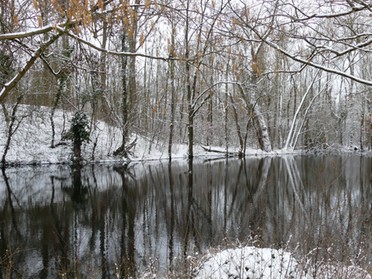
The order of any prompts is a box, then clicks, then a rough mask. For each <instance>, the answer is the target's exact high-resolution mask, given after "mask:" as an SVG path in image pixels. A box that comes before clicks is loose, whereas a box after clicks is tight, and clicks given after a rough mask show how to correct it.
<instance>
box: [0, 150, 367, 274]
mask: <svg viewBox="0 0 372 279" xmlns="http://www.w3.org/2000/svg"><path fill="white" fill-rule="evenodd" d="M371 175H372V159H371V158H365V157H359V156H351V155H348V156H295V157H292V156H287V157H275V158H247V159H246V160H245V161H243V160H235V159H229V160H228V161H227V160H219V161H205V162H203V161H200V160H198V161H194V162H193V164H190V163H189V164H188V163H187V162H183V161H181V162H178V161H174V162H172V163H171V164H169V163H168V162H152V163H147V164H141V163H140V164H133V165H130V166H129V167H128V166H123V165H117V166H113V165H89V166H85V167H83V168H81V169H72V168H71V167H69V166H47V167H23V168H9V169H6V170H5V171H3V172H2V173H0V278H11V277H13V278H17V277H19V278H55V277H58V276H60V277H61V278H72V277H75V276H76V277H77V278H117V277H116V276H118V277H122V278H128V277H134V278H135V277H138V276H139V274H140V273H142V272H143V271H146V270H150V269H151V268H152V267H153V268H155V269H156V270H158V272H159V274H164V273H165V270H166V269H167V268H168V269H172V268H177V269H180V268H181V269H182V266H184V265H183V263H186V259H187V258H188V257H189V256H190V255H191V256H193V255H195V253H199V254H202V253H203V252H205V251H206V250H207V249H208V248H210V247H215V248H216V247H219V246H220V245H222V246H223V245H229V244H231V243H238V242H241V243H248V244H255V245H258V246H261V247H286V248H288V249H290V250H291V251H295V253H297V254H299V255H302V256H303V255H311V256H312V257H324V258H327V259H328V260H332V259H334V260H340V261H344V262H346V263H350V260H353V261H355V263H356V264H359V265H361V266H363V267H367V268H368V265H370V264H371V259H372V208H371V207H372V176H371ZM315 248H316V249H315ZM8 275H10V276H9V277H7V276H8Z"/></svg>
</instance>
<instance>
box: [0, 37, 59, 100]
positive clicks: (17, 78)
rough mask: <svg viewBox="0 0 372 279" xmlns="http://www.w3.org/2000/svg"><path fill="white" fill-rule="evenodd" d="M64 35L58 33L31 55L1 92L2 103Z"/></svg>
mask: <svg viewBox="0 0 372 279" xmlns="http://www.w3.org/2000/svg"><path fill="white" fill-rule="evenodd" d="M62 35H63V33H62V32H60V33H57V34H55V35H54V36H52V37H51V38H50V39H49V40H48V41H47V42H45V43H44V44H42V45H41V46H40V47H39V48H38V49H37V50H36V51H35V52H34V53H33V55H31V57H30V59H29V60H28V61H27V63H26V65H25V66H24V67H23V68H22V69H21V70H20V71H19V72H18V73H17V74H16V75H15V76H14V77H13V78H12V79H11V80H10V81H9V82H7V83H5V84H4V87H3V88H2V89H1V91H0V103H2V102H3V101H4V99H5V98H6V97H7V96H8V94H9V92H10V91H11V90H12V89H13V88H14V87H15V86H16V85H17V83H18V82H19V81H20V80H21V79H22V77H23V76H24V75H25V74H26V73H27V71H28V70H29V69H30V68H31V67H32V65H33V64H34V63H35V61H36V60H37V59H38V58H39V57H40V56H41V55H42V54H43V52H44V51H45V50H46V49H47V48H48V47H49V46H50V45H52V44H53V43H54V42H55V41H57V39H58V38H59V37H60V36H62Z"/></svg>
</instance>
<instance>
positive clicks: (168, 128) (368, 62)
mask: <svg viewBox="0 0 372 279" xmlns="http://www.w3.org/2000/svg"><path fill="white" fill-rule="evenodd" d="M371 30H372V3H371V1H369V0H353V1H351V0H315V1H314V0H312V1H310V0H301V1H300V0H178V1H172V0H1V1H0V49H1V52H0V103H1V107H2V113H3V114H4V119H5V120H6V125H7V127H8V128H9V129H8V130H9V134H11V133H12V131H14V129H15V127H14V125H15V123H14V119H16V117H17V107H18V105H19V104H22V105H24V104H27V105H31V106H33V107H35V109H37V108H41V107H42V106H43V107H46V108H48V111H49V121H50V123H51V127H52V129H53V131H52V138H51V147H54V146H55V145H56V144H58V142H57V139H59V138H60V135H57V134H56V133H57V131H54V124H53V119H54V115H55V113H56V111H57V110H62V111H63V112H66V113H70V112H84V113H85V114H86V115H88V117H89V125H90V130H94V129H96V126H95V124H94V123H95V121H96V120H101V121H104V122H105V123H107V124H108V125H112V126H115V127H118V128H119V129H120V131H121V139H120V140H121V143H120V147H119V148H117V150H115V152H114V153H115V154H116V155H121V156H124V157H126V156H128V152H130V148H131V147H132V146H133V142H132V140H131V135H132V134H138V135H142V136H145V137H146V138H148V139H150V140H151V141H153V142H161V143H162V144H163V146H164V148H165V150H166V152H168V153H169V154H172V148H173V146H174V145H175V144H179V143H182V144H187V146H188V148H187V150H188V152H187V156H188V157H189V158H192V157H193V154H194V150H193V148H194V146H195V145H202V146H220V147H225V148H226V150H228V149H229V148H231V147H237V148H238V150H239V155H241V156H242V155H244V154H245V151H246V149H247V147H253V148H257V149H261V150H264V151H267V152H270V151H272V150H278V149H285V150H294V149H306V150H308V149H327V148H336V149H345V148H347V149H351V150H371V148H372V31H371ZM22 117H24V116H22ZM12 129H13V130H12ZM170 156H171V155H170Z"/></svg>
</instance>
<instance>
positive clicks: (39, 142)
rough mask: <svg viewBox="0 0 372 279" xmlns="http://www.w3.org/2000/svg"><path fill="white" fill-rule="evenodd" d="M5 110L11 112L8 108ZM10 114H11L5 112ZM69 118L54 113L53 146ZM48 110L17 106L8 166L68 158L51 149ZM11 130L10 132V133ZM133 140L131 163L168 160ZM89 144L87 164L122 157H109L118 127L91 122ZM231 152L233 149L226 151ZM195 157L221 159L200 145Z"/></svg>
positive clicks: (67, 150)
mask: <svg viewBox="0 0 372 279" xmlns="http://www.w3.org/2000/svg"><path fill="white" fill-rule="evenodd" d="M8 109H11V107H10V108H8ZM9 113H11V111H9ZM71 117H72V115H71V114H69V113H63V112H62V111H61V110H57V111H56V112H55V115H54V118H53V119H54V125H55V144H58V143H60V142H61V135H62V132H65V131H67V130H68V128H69V125H70V122H69V121H70V119H71ZM49 118H50V108H46V107H32V106H21V107H20V108H19V111H18V112H17V120H16V122H15V125H14V127H16V126H18V128H17V129H16V131H15V133H14V134H13V136H12V139H11V144H10V149H9V151H8V154H7V156H6V161H7V162H8V163H11V164H40V163H42V164H54V163H65V162H69V161H70V159H71V154H72V151H71V150H72V148H71V144H69V145H58V146H57V147H55V148H51V147H50V146H51V139H52V127H51V121H50V119H49ZM4 119H5V118H4V113H3V109H2V108H0V156H2V155H3V152H4V148H5V144H6V140H7V137H8V134H9V124H7V123H6V121H5V120H4ZM14 127H13V130H14ZM133 138H137V143H136V146H135V147H134V149H133V150H132V151H133V155H132V156H131V158H130V159H131V160H156V159H165V158H168V153H167V151H166V150H167V146H161V145H160V144H159V143H153V142H151V140H150V139H147V138H145V137H142V136H135V135H133ZM90 139H91V141H90V142H89V143H88V144H85V145H84V146H83V157H84V159H85V160H87V161H96V162H98V161H99V162H102V161H117V160H122V159H123V158H120V157H115V156H113V155H112V154H113V152H114V151H115V150H116V149H117V148H118V147H119V146H120V144H121V132H120V130H119V129H118V128H115V127H111V126H108V125H106V124H105V123H104V122H102V121H97V122H95V123H94V129H93V130H92V133H91V136H90ZM213 150H220V151H223V148H218V147H213ZM229 151H230V152H231V151H232V152H233V151H234V149H233V148H231V150H229ZM247 153H248V154H254V155H267V153H265V152H263V151H260V150H256V149H250V150H247ZM194 155H195V156H224V155H223V153H218V152H216V153H213V152H209V151H205V150H204V149H203V148H202V147H201V146H195V147H194ZM186 156H187V145H186V144H175V145H174V146H173V155H172V157H173V158H186Z"/></svg>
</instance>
